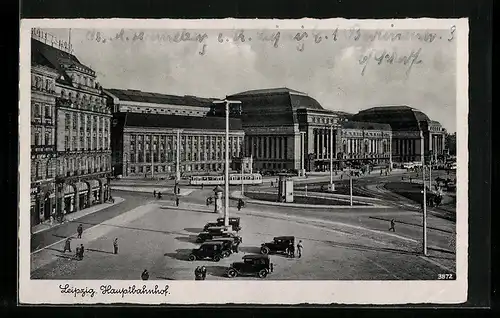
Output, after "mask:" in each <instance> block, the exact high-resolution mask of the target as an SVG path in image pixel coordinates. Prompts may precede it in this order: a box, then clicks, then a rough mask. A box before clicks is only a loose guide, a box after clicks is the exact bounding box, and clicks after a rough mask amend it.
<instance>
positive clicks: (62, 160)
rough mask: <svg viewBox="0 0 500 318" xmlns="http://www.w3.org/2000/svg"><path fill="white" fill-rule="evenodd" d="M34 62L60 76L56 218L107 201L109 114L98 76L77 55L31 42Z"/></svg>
mask: <svg viewBox="0 0 500 318" xmlns="http://www.w3.org/2000/svg"><path fill="white" fill-rule="evenodd" d="M31 46H32V61H34V62H35V63H36V64H39V65H43V66H45V67H47V68H51V69H52V70H54V71H55V72H57V77H56V80H55V94H56V98H55V110H56V111H55V117H54V118H55V124H56V132H55V151H56V154H57V169H56V170H55V183H56V198H57V200H56V211H55V214H56V216H57V217H60V216H62V215H64V214H67V213H71V212H75V211H78V210H80V209H84V208H87V207H89V206H91V205H94V204H99V203H103V202H104V201H105V200H106V199H107V197H108V195H109V186H108V179H107V177H108V176H109V174H110V172H111V148H110V126H111V111H110V110H109V109H108V108H107V105H106V99H105V96H104V95H103V92H102V89H101V88H100V87H99V85H98V84H97V82H96V74H95V72H94V71H93V70H92V69H91V68H89V67H87V66H85V65H84V64H82V63H81V62H80V61H79V60H78V58H77V57H76V56H74V55H73V54H70V53H68V52H65V51H62V50H60V49H57V48H55V47H52V46H50V45H47V44H45V43H42V42H40V41H38V40H35V39H32V43H31Z"/></svg>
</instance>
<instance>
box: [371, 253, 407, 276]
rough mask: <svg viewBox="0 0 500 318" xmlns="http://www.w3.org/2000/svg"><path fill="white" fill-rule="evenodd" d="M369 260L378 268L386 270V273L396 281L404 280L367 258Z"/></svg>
mask: <svg viewBox="0 0 500 318" xmlns="http://www.w3.org/2000/svg"><path fill="white" fill-rule="evenodd" d="M366 259H367V260H369V261H370V262H372V263H373V264H374V265H375V266H377V267H378V268H380V269H382V270H384V271H385V272H387V274H389V275H391V276H393V277H394V278H396V279H399V280H402V278H401V277H399V276H398V275H396V274H394V273H393V272H392V271H390V270H388V269H387V268H385V267H384V266H382V265H380V264H379V263H377V262H375V261H373V260H371V259H369V258H368V257H366Z"/></svg>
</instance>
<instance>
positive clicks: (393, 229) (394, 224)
mask: <svg viewBox="0 0 500 318" xmlns="http://www.w3.org/2000/svg"><path fill="white" fill-rule="evenodd" d="M395 226H396V222H395V221H394V219H392V220H391V227H390V228H389V231H393V232H396V228H395Z"/></svg>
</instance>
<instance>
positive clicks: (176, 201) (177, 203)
mask: <svg viewBox="0 0 500 318" xmlns="http://www.w3.org/2000/svg"><path fill="white" fill-rule="evenodd" d="M175 206H179V197H175Z"/></svg>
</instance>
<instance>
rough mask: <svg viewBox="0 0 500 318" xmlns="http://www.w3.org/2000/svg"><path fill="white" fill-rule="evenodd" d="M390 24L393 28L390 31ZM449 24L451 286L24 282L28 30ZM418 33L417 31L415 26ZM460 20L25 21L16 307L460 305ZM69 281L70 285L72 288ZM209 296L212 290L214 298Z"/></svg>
mask: <svg viewBox="0 0 500 318" xmlns="http://www.w3.org/2000/svg"><path fill="white" fill-rule="evenodd" d="M391 24H393V26H391ZM452 25H456V32H455V37H456V41H457V44H456V45H457V57H456V61H457V65H456V67H457V73H456V74H457V76H456V85H457V89H456V92H457V98H456V106H457V108H456V110H457V111H456V114H457V166H458V168H457V220H456V226H457V240H456V246H457V252H456V273H457V279H456V280H454V281H437V280H436V281H269V280H266V281H204V282H201V283H200V282H195V281H168V285H169V291H170V293H169V295H168V296H161V295H127V296H125V297H123V298H122V297H121V295H108V296H106V295H102V294H100V292H99V286H101V285H103V284H112V285H113V286H114V288H122V287H124V288H128V286H130V285H133V284H135V285H136V286H138V287H141V286H142V285H144V284H146V285H147V286H148V288H151V287H152V288H154V286H155V285H159V286H158V287H159V288H160V289H163V288H164V283H163V282H158V281H157V282H155V281H148V282H146V283H144V282H142V281H96V280H83V281H80V280H79V281H59V280H30V263H31V261H30V228H29V227H30V215H29V213H20V211H29V209H30V207H29V202H30V200H29V193H30V157H31V156H30V107H29V105H30V98H31V94H30V87H31V86H30V64H31V62H30V61H31V59H30V56H31V42H30V39H31V31H30V30H31V28H32V27H41V28H116V29H120V28H137V27H140V28H141V29H233V28H238V29H256V28H259V29H264V28H271V29H274V28H276V26H279V29H280V30H286V29H295V30H296V29H300V27H301V26H304V29H305V30H309V29H316V30H321V29H331V30H333V29H335V28H336V27H339V28H350V27H354V26H362V27H363V29H391V28H393V29H399V30H402V29H415V30H423V29H429V30H432V29H449V28H450V27H451V26H452ZM423 26H425V28H424V27H423ZM468 34H469V28H468V20H467V19H466V18H463V19H401V20H347V19H328V20H315V19H301V20H250V19H245V20H235V19H221V20H173V19H162V20H147V19H92V20H86V19H74V20H64V19H30V20H22V21H21V30H20V84H19V91H20V99H19V136H20V138H19V153H20V156H19V208H18V213H19V216H20V218H19V232H18V235H19V263H18V274H19V302H20V303H21V304H76V303H78V304H96V303H100V304H118V303H131V304H182V305H188V304H224V303H225V304H305V303H307V304H332V303H337V304H417V303H434V304H455V303H463V302H465V301H466V300H467V279H468V277H467V272H468V270H467V269H468V263H467V259H468V253H467V250H468V147H467V145H468ZM72 282H73V283H72ZM63 283H64V284H66V283H69V284H70V285H73V286H75V285H78V286H79V287H81V288H85V286H87V287H89V288H94V289H95V291H96V294H95V296H94V297H93V298H91V297H88V296H87V297H76V298H75V297H73V296H72V295H70V294H61V293H60V289H59V285H60V284H63ZM213 291H217V292H216V293H214V292H213Z"/></svg>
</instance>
